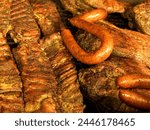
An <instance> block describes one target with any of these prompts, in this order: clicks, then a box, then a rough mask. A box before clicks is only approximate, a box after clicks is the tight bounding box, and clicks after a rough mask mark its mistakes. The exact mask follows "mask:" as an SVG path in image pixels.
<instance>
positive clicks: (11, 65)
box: [0, 0, 24, 112]
mask: <svg viewBox="0 0 150 130" xmlns="http://www.w3.org/2000/svg"><path fill="white" fill-rule="evenodd" d="M0 4H1V6H0V19H1V20H0V112H23V111H24V104H23V94H22V82H21V78H20V76H19V71H18V70H17V67H16V64H15V62H14V59H13V56H12V54H11V50H10V48H9V46H8V44H7V41H6V34H7V32H8V31H9V30H10V24H9V15H8V14H9V12H10V10H9V7H10V3H9V1H8V0H3V1H2V2H0Z"/></svg>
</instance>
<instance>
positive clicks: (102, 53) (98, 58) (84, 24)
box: [61, 11, 113, 64]
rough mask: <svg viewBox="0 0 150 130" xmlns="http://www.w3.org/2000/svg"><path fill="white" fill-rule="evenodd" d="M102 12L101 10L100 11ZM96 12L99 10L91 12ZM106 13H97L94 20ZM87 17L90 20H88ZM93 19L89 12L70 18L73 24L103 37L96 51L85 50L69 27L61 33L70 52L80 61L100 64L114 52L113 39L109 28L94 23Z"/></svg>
mask: <svg viewBox="0 0 150 130" xmlns="http://www.w3.org/2000/svg"><path fill="white" fill-rule="evenodd" d="M100 12H101V11H100ZM104 12H105V11H103V12H102V13H104ZM94 13H97V11H95V12H94V11H93V12H91V14H92V15H93V16H94ZM105 15H106V14H104V15H103V14H102V15H95V17H93V21H95V19H96V20H97V17H99V16H100V17H102V16H104V17H105ZM86 19H87V20H88V21H86ZM89 21H90V22H91V21H92V17H91V15H90V13H89V14H84V15H83V16H81V18H80V16H79V18H78V17H75V18H72V19H71V20H70V22H71V24H72V25H74V26H76V27H78V28H80V29H83V30H85V31H87V32H89V33H92V34H93V35H96V36H97V37H98V38H100V39H101V42H102V43H101V47H100V48H99V49H98V50H96V51H94V52H86V51H85V50H83V49H82V48H81V47H80V46H79V45H78V44H77V43H76V41H75V39H74V38H73V35H72V34H71V32H70V31H69V30H68V29H62V31H61V35H62V38H63V40H64V44H65V45H66V47H67V48H68V50H69V51H70V53H71V54H72V55H73V56H74V57H75V58H76V59H77V60H78V61H80V62H82V63H84V64H98V63H100V62H103V61H104V60H106V59H107V58H108V57H109V56H110V54H111V53H112V50H113V39H112V37H111V35H110V34H109V32H108V31H107V30H105V29H104V28H103V27H101V26H99V25H96V24H92V23H90V22H89Z"/></svg>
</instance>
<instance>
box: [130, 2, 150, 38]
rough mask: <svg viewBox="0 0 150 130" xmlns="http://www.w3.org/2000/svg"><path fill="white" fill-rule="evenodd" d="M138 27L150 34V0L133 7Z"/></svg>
mask: <svg viewBox="0 0 150 130" xmlns="http://www.w3.org/2000/svg"><path fill="white" fill-rule="evenodd" d="M133 12H134V16H133V18H134V20H135V23H136V27H137V29H138V30H139V31H141V32H142V33H145V34H148V35H150V22H149V21H150V18H149V15H150V2H145V3H142V4H139V5H136V6H135V7H134V8H133Z"/></svg>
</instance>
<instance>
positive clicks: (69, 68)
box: [40, 33, 84, 112]
mask: <svg viewBox="0 0 150 130" xmlns="http://www.w3.org/2000/svg"><path fill="white" fill-rule="evenodd" d="M40 43H41V46H42V49H43V50H44V52H45V53H46V54H47V56H48V58H49V60H50V64H51V65H52V69H53V71H54V73H55V75H56V77H57V78H56V79H57V85H58V87H57V88H56V93H57V97H58V102H59V104H60V111H61V112H83V109H84V106H83V98H82V95H81V92H80V89H79V83H78V81H77V72H76V67H75V64H74V62H73V59H72V56H71V55H70V53H69V52H68V51H67V49H66V48H65V46H64V45H63V43H62V39H61V36H60V34H59V33H55V34H53V35H51V36H49V37H45V38H44V39H43V40H42V41H41V42H40Z"/></svg>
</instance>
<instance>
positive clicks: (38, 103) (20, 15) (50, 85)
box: [11, 0, 57, 112]
mask: <svg viewBox="0 0 150 130" xmlns="http://www.w3.org/2000/svg"><path fill="white" fill-rule="evenodd" d="M11 24H12V27H13V30H12V32H11V36H12V37H13V38H14V39H15V41H17V42H19V45H18V47H17V48H16V49H15V50H14V55H15V58H16V61H17V63H18V65H19V70H20V72H21V78H22V82H23V87H24V101H25V112H57V100H56V98H55V89H56V81H55V76H54V74H53V71H52V69H51V67H50V65H49V62H48V58H47V57H46V56H45V54H44V52H43V51H42V50H41V47H40V45H39V44H38V40H39V38H40V32H39V28H38V26H37V24H36V22H35V19H34V16H33V13H32V9H31V6H30V4H29V2H28V1H27V0H20V1H17V0H13V1H12V5H11Z"/></svg>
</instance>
